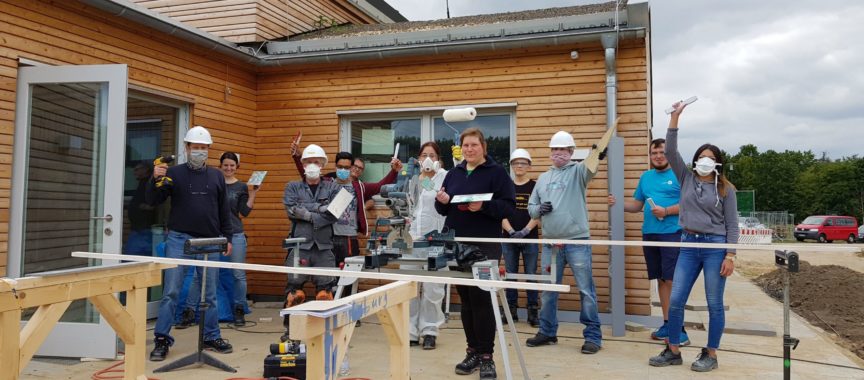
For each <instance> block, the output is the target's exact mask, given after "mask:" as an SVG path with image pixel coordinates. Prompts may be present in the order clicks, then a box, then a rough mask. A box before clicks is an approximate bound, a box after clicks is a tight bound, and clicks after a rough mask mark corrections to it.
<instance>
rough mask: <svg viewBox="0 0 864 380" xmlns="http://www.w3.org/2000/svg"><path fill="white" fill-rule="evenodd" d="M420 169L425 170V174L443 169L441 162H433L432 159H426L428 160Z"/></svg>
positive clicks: (424, 161)
mask: <svg viewBox="0 0 864 380" xmlns="http://www.w3.org/2000/svg"><path fill="white" fill-rule="evenodd" d="M420 168H421V169H423V171H424V172H437V171H438V169H440V168H441V162H439V161H432V159H431V158H429V157H426V159H425V160H423V162H422V163H421V164H420Z"/></svg>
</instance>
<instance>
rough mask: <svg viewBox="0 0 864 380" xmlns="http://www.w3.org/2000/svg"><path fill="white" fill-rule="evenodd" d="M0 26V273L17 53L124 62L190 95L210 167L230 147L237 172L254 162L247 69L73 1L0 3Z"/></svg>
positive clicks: (141, 75)
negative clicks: (239, 160)
mask: <svg viewBox="0 0 864 380" xmlns="http://www.w3.org/2000/svg"><path fill="white" fill-rule="evenodd" d="M0 25H3V27H2V28H0V162H2V163H3V164H4V165H6V166H7V170H3V171H0V275H4V274H5V273H6V263H7V257H8V238H9V236H8V231H9V200H10V187H11V176H12V171H11V170H8V168H10V167H11V164H12V149H13V134H14V131H15V125H14V118H15V90H16V84H17V73H18V59H19V58H28V59H31V60H36V61H40V62H45V63H48V64H54V65H87V64H112V63H124V64H127V65H129V82H130V84H135V85H137V86H139V87H144V88H148V89H152V90H155V91H160V92H163V93H167V94H173V95H176V96H180V97H184V98H189V99H192V101H193V102H194V105H193V107H192V109H193V111H192V115H191V116H192V117H191V121H192V123H193V124H201V125H205V126H207V127H208V128H209V129H210V131H211V132H212V133H213V135H214V140H215V144H214V147H213V151H212V152H211V153H212V154H211V159H210V161H209V163H210V164H211V165H216V164H217V159H218V157H219V155H220V154H221V153H222V151H225V150H229V149H230V150H234V151H237V152H239V153H241V154H243V159H244V164H246V163H248V165H245V166H244V168H243V169H242V170H241V176H244V175H245V176H248V174H249V172H250V171H251V170H252V169H253V168H254V165H255V151H254V146H255V142H256V137H255V112H256V111H255V109H256V82H255V74H254V67H251V66H248V65H245V64H242V63H238V62H235V61H232V60H229V59H226V58H224V57H221V56H218V55H214V54H213V53H212V52H210V51H208V50H207V49H204V48H198V47H195V46H191V45H190V44H189V43H187V42H184V41H181V40H179V39H177V38H174V37H171V36H167V35H164V34H161V33H158V32H155V31H150V30H147V29H146V28H141V27H140V26H136V25H130V24H129V23H128V22H127V21H125V20H123V19H120V18H118V17H115V16H112V15H108V14H106V13H103V12H100V11H98V10H94V9H92V8H89V7H87V6H85V5H83V4H80V3H78V2H70V1H60V2H50V1H32V0H10V1H3V2H0ZM273 190H274V192H275V191H276V189H273Z"/></svg>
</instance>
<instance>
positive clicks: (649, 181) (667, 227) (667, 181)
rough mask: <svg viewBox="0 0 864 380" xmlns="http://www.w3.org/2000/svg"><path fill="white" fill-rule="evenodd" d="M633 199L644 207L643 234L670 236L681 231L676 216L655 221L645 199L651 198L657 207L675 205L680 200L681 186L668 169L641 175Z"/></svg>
mask: <svg viewBox="0 0 864 380" xmlns="http://www.w3.org/2000/svg"><path fill="white" fill-rule="evenodd" d="M633 198H634V199H636V200H637V201H639V202H642V203H643V204H644V205H645V207H644V212H645V218H644V221H643V222H642V233H643V234H672V233H676V232H679V231H681V227H680V226H678V215H667V216H666V217H665V218H663V220H660V219H657V217H656V216H654V214H652V213H651V206H650V205H649V204H648V202H647V199H648V198H651V200H653V201H654V203H655V204H656V205H657V206H660V207H669V206H674V205H677V204H678V202H679V201H680V200H681V185H680V184H679V183H678V178H676V177H675V172H673V171H672V170H671V169H670V168H666V170H663V171H658V170H657V169H651V170H649V171H646V172H645V173H642V176H641V177H639V184H638V185H636V191H634V192H633Z"/></svg>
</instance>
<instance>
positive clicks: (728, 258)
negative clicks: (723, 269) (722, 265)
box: [726, 253, 735, 263]
mask: <svg viewBox="0 0 864 380" xmlns="http://www.w3.org/2000/svg"><path fill="white" fill-rule="evenodd" d="M726 260H732V262H733V263H734V262H735V254H734V253H733V254H728V253H727V254H726Z"/></svg>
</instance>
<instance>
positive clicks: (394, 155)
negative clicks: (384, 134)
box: [393, 143, 399, 158]
mask: <svg viewBox="0 0 864 380" xmlns="http://www.w3.org/2000/svg"><path fill="white" fill-rule="evenodd" d="M396 157H399V143H396V150H394V151H393V158H396Z"/></svg>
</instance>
